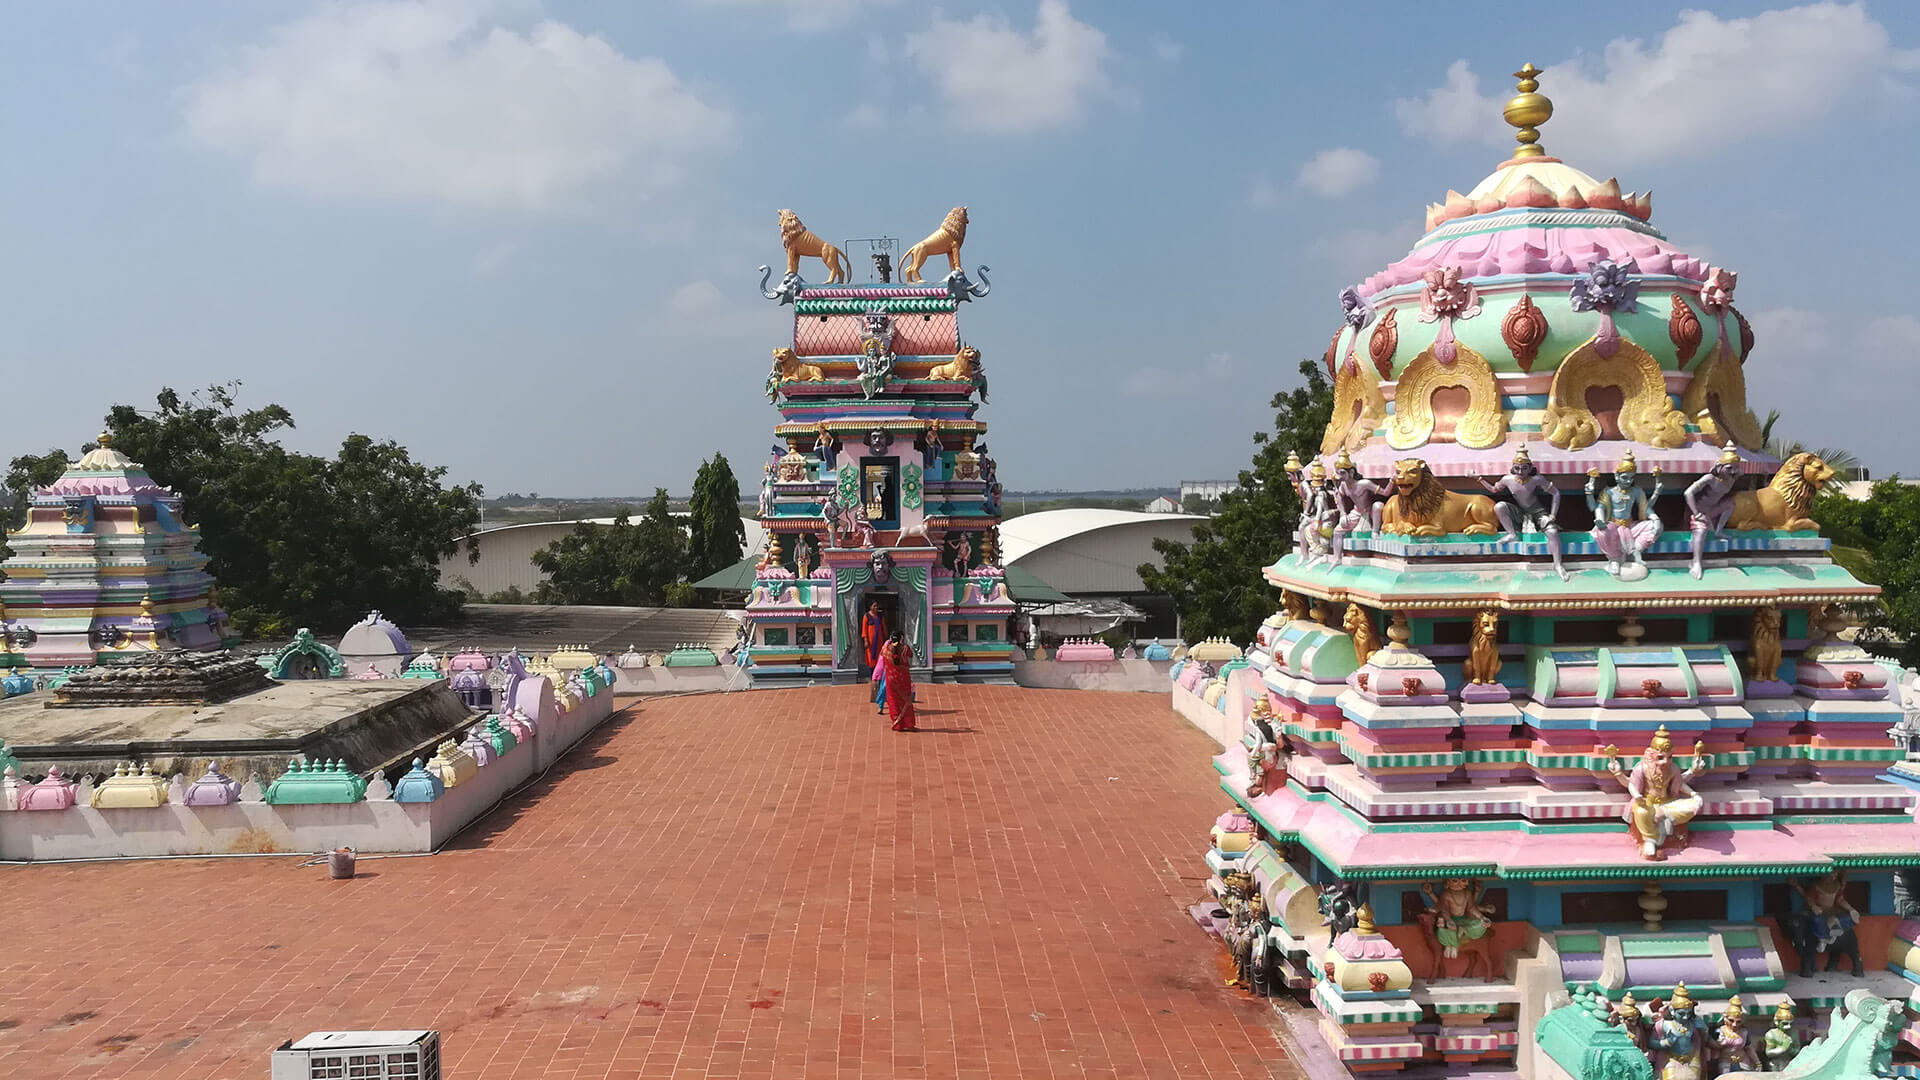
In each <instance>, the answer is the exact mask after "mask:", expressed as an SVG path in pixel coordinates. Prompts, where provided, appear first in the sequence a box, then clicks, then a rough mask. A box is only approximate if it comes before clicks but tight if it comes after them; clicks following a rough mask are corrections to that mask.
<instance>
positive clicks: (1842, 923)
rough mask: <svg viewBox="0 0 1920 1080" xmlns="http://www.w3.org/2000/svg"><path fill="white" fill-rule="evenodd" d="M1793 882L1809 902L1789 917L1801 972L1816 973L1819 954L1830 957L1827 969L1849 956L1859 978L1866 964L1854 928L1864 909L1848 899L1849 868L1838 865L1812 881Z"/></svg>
mask: <svg viewBox="0 0 1920 1080" xmlns="http://www.w3.org/2000/svg"><path fill="white" fill-rule="evenodd" d="M1792 884H1793V891H1794V892H1797V893H1799V894H1800V899H1801V901H1802V902H1804V903H1805V904H1806V910H1805V911H1801V912H1796V913H1795V914H1794V917H1793V918H1791V919H1790V920H1788V924H1789V929H1788V936H1789V937H1790V938H1792V939H1793V947H1794V951H1795V952H1797V953H1799V954H1800V974H1802V975H1811V974H1813V973H1814V971H1815V970H1816V969H1817V967H1818V965H1816V964H1815V962H1814V961H1815V958H1816V957H1821V956H1825V957H1827V964H1826V970H1828V971H1832V970H1833V969H1834V968H1836V967H1838V966H1839V964H1840V958H1841V957H1842V956H1846V957H1848V958H1850V959H1851V960H1852V961H1853V974H1854V977H1856V978H1858V977H1859V976H1860V975H1861V974H1862V973H1863V967H1862V964H1861V962H1860V941H1859V938H1858V937H1856V936H1855V934H1854V931H1853V928H1854V927H1855V926H1856V925H1858V924H1859V922H1860V913H1859V912H1858V911H1856V910H1854V907H1853V904H1852V902H1850V901H1849V900H1848V899H1847V872H1846V870H1845V869H1836V870H1834V871H1833V872H1832V873H1829V874H1828V875H1826V876H1825V877H1823V878H1820V879H1818V880H1816V881H1815V882H1814V883H1813V884H1811V885H1802V884H1800V883H1799V882H1797V881H1796V882H1793V883H1792Z"/></svg>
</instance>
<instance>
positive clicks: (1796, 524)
mask: <svg viewBox="0 0 1920 1080" xmlns="http://www.w3.org/2000/svg"><path fill="white" fill-rule="evenodd" d="M1833 475H1834V474H1833V466H1831V465H1829V464H1827V463H1826V462H1825V461H1823V460H1822V459H1821V458H1820V456H1819V455H1818V454H1809V453H1804V452H1803V453H1798V454H1795V455H1793V456H1792V457H1790V458H1788V459H1787V460H1786V462H1785V463H1784V464H1782V465H1781V466H1780V471H1779V472H1777V473H1774V474H1773V483H1771V484H1768V485H1767V486H1766V487H1764V488H1761V489H1760V490H1759V491H1742V492H1739V493H1738V494H1736V495H1734V497H1733V513H1732V514H1730V515H1728V517H1727V528H1729V529H1784V530H1786V531H1787V532H1804V531H1807V530H1811V529H1818V528H1819V527H1820V523H1819V522H1817V521H1815V520H1813V519H1812V518H1810V517H1808V516H1807V508H1808V507H1811V506H1812V505H1813V497H1814V496H1815V495H1818V494H1820V489H1821V488H1823V487H1825V486H1826V485H1827V481H1829V480H1832V479H1833Z"/></svg>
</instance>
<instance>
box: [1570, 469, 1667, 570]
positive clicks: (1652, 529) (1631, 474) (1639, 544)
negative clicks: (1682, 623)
mask: <svg viewBox="0 0 1920 1080" xmlns="http://www.w3.org/2000/svg"><path fill="white" fill-rule="evenodd" d="M1639 475H1640V470H1639V466H1638V465H1636V464H1635V463H1634V460H1633V452H1632V451H1628V452H1627V456H1626V457H1624V458H1622V459H1621V460H1620V465H1619V467H1618V468H1616V469H1615V470H1614V471H1613V485H1612V486H1611V487H1601V486H1600V470H1598V469H1594V470H1592V471H1590V472H1588V473H1587V508H1588V509H1590V510H1592V511H1593V542H1594V543H1595V544H1597V545H1599V547H1600V553H1601V554H1602V555H1605V556H1606V557H1607V573H1609V574H1612V575H1613V576H1614V577H1616V578H1618V579H1620V580H1621V581H1641V580H1643V579H1645V578H1646V576H1647V562H1646V557H1645V554H1646V550H1647V549H1648V548H1650V547H1652V546H1653V542H1654V541H1655V540H1658V539H1660V518H1659V516H1658V515H1656V514H1655V513H1654V512H1653V503H1654V500H1656V499H1658V498H1659V497H1660V469H1659V467H1658V466H1655V467H1654V470H1653V489H1652V490H1651V491H1642V490H1640V488H1639V486H1638V485H1637V484H1636V483H1635V481H1636V480H1638V479H1639Z"/></svg>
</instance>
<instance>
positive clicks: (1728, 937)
mask: <svg viewBox="0 0 1920 1080" xmlns="http://www.w3.org/2000/svg"><path fill="white" fill-rule="evenodd" d="M1720 940H1721V941H1722V942H1723V943H1724V944H1725V945H1726V946H1727V948H1729V949H1758V948H1760V947H1761V945H1760V931H1758V930H1754V929H1752V928H1742V929H1736V930H1722V931H1720Z"/></svg>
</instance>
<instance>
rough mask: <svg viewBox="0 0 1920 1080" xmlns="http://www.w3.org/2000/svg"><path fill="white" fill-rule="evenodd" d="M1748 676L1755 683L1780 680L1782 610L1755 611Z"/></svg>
mask: <svg viewBox="0 0 1920 1080" xmlns="http://www.w3.org/2000/svg"><path fill="white" fill-rule="evenodd" d="M1747 675H1748V676H1749V677H1750V678H1751V679H1752V680H1753V681H1754V682H1778V681H1779V680H1780V609H1779V608H1778V607H1775V606H1774V605H1772V604H1766V605H1764V606H1762V607H1757V608H1754V609H1753V634H1752V637H1751V638H1750V639H1749V640H1748V642H1747Z"/></svg>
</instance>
